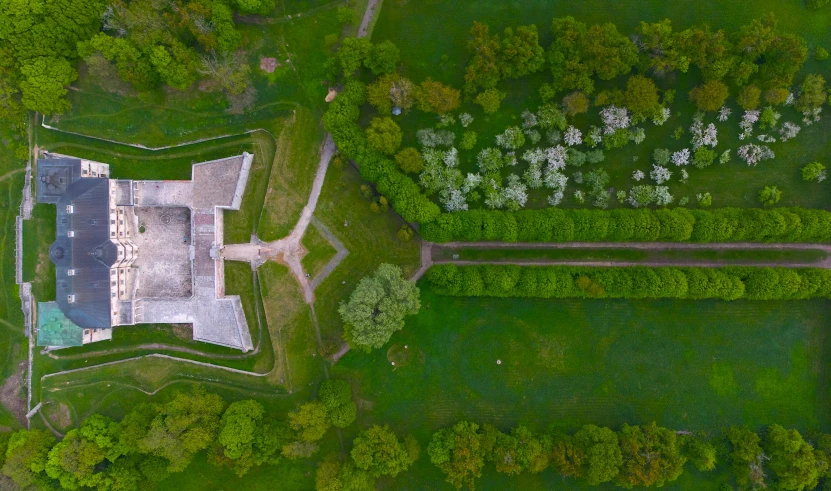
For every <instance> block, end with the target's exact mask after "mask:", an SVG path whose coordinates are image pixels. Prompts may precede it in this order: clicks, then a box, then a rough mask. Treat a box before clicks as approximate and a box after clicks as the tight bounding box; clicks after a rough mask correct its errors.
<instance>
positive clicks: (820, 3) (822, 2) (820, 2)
mask: <svg viewBox="0 0 831 491" xmlns="http://www.w3.org/2000/svg"><path fill="white" fill-rule="evenodd" d="M829 2H831V0H806V1H805V6H806V7H808V8H809V9H811V10H817V9H821V8H822V7H825V6H826V5H828V3H829Z"/></svg>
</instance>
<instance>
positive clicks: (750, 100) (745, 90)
mask: <svg viewBox="0 0 831 491" xmlns="http://www.w3.org/2000/svg"><path fill="white" fill-rule="evenodd" d="M761 96H762V89H760V88H759V87H756V86H755V85H745V86H744V87H742V90H740V91H739V97H738V98H737V100H736V102H738V103H739V105H740V106H742V109H744V110H745V111H750V110H753V109H756V108H757V107H759V99H760V98H761Z"/></svg>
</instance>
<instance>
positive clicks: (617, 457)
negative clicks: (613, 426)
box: [574, 425, 623, 486]
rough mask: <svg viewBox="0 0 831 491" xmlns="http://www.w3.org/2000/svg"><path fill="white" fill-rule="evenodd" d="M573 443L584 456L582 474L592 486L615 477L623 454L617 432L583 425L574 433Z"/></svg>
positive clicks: (621, 462)
mask: <svg viewBox="0 0 831 491" xmlns="http://www.w3.org/2000/svg"><path fill="white" fill-rule="evenodd" d="M574 445H575V447H577V448H578V449H579V451H580V452H581V453H582V454H584V455H585V456H586V459H585V463H584V464H583V466H584V470H583V472H582V474H583V475H584V476H585V477H586V480H587V481H588V483H589V484H591V485H592V486H596V485H598V484H601V483H604V482H609V481H611V480H613V479H614V478H615V477H617V475H618V473H619V472H620V467H621V465H623V455H622V454H621V451H620V446H619V445H618V437H617V434H616V433H615V432H614V431H612V430H610V429H609V428H602V427H599V426H595V425H584V426H583V427H582V428H580V430H579V431H577V433H575V434H574Z"/></svg>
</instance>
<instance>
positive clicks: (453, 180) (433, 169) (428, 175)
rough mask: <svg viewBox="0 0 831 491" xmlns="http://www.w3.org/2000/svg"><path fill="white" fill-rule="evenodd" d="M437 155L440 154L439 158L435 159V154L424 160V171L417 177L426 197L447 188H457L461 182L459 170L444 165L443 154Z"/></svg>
mask: <svg viewBox="0 0 831 491" xmlns="http://www.w3.org/2000/svg"><path fill="white" fill-rule="evenodd" d="M438 153H439V154H440V156H439V158H436V155H435V153H433V154H431V155H430V158H429V159H426V158H425V159H424V169H423V170H422V171H421V174H420V175H419V184H420V185H421V187H423V188H424V192H425V193H426V194H428V195H430V194H433V193H436V192H441V191H444V190H446V189H447V188H458V187H459V186H460V185H461V184H462V180H463V178H462V173H461V171H459V169H456V168H453V167H448V166H447V165H445V164H444V159H443V154H444V152H438Z"/></svg>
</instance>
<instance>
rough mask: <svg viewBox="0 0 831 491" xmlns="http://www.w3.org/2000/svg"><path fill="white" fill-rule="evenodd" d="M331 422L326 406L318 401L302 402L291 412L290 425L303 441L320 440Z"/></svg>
mask: <svg viewBox="0 0 831 491" xmlns="http://www.w3.org/2000/svg"><path fill="white" fill-rule="evenodd" d="M331 424H332V423H331V421H329V415H328V414H327V413H326V406H324V405H323V403H321V402H318V401H312V402H307V403H304V404H301V405H299V406H298V407H297V409H295V410H294V411H292V412H290V413H289V425H290V426H291V429H293V430H294V431H296V432H297V437H298V438H299V439H300V441H303V442H316V441H318V440H320V439H321V438H323V435H325V434H326V430H328V429H329V426H330V425H331Z"/></svg>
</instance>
